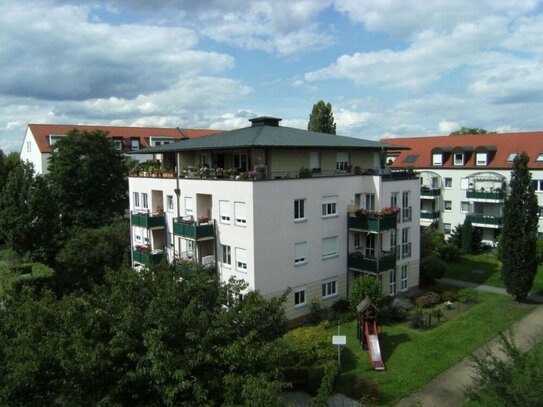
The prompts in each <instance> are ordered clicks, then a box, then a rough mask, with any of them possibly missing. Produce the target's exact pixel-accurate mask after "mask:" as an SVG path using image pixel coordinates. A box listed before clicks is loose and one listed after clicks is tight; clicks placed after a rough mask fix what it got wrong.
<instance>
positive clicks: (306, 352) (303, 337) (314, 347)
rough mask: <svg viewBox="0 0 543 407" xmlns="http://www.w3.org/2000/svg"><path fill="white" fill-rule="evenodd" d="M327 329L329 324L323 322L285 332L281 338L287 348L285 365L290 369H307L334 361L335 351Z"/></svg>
mask: <svg viewBox="0 0 543 407" xmlns="http://www.w3.org/2000/svg"><path fill="white" fill-rule="evenodd" d="M328 327H329V323H328V322H326V321H325V322H322V323H320V324H319V325H317V326H307V327H301V328H296V329H293V330H291V331H289V332H287V333H286V334H285V335H284V337H283V340H284V342H285V346H286V348H287V349H286V357H285V363H288V365H289V366H291V367H308V366H312V365H314V364H319V363H321V362H326V361H329V360H334V358H335V354H336V349H335V347H334V345H332V338H331V335H330V332H329V331H328Z"/></svg>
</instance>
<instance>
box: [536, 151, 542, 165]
mask: <svg viewBox="0 0 543 407" xmlns="http://www.w3.org/2000/svg"><path fill="white" fill-rule="evenodd" d="M535 162H536V163H541V162H543V153H539V154H538V155H537V158H536V159H535Z"/></svg>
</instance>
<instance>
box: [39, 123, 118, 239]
mask: <svg viewBox="0 0 543 407" xmlns="http://www.w3.org/2000/svg"><path fill="white" fill-rule="evenodd" d="M126 174H127V170H126V168H125V165H124V164H123V159H122V157H121V155H120V153H119V152H118V151H116V150H115V149H114V148H113V146H112V145H111V142H110V141H109V140H108V139H107V137H106V133H104V132H102V131H98V130H96V131H93V132H87V131H82V132H79V131H77V130H75V129H74V130H72V131H70V132H68V134H67V136H66V137H63V138H62V139H61V140H59V141H57V142H56V144H55V148H54V150H53V153H52V154H51V158H50V163H49V174H48V176H49V178H50V180H51V181H52V184H53V186H54V192H55V198H56V202H57V205H58V208H59V210H60V213H61V215H62V225H63V227H64V228H65V229H71V228H72V227H74V226H76V227H81V228H89V227H98V226H102V225H106V224H108V223H109V222H111V220H113V219H114V218H116V217H118V216H122V215H123V214H124V211H125V209H126V207H127V201H128V200H127V197H126V191H127V182H126Z"/></svg>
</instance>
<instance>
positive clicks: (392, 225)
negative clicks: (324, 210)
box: [349, 214, 398, 232]
mask: <svg viewBox="0 0 543 407" xmlns="http://www.w3.org/2000/svg"><path fill="white" fill-rule="evenodd" d="M397 222H398V221H397V215H396V214H394V215H383V216H380V217H373V216H364V217H359V216H350V217H349V228H351V229H361V230H369V231H373V232H382V231H385V230H391V229H396V224H397Z"/></svg>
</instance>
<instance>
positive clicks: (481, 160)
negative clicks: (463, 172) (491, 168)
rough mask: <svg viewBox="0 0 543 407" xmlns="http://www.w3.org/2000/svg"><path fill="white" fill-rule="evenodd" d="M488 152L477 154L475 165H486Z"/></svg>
mask: <svg viewBox="0 0 543 407" xmlns="http://www.w3.org/2000/svg"><path fill="white" fill-rule="evenodd" d="M486 159H487V158H486V153H477V154H475V165H486Z"/></svg>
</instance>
